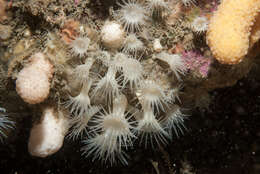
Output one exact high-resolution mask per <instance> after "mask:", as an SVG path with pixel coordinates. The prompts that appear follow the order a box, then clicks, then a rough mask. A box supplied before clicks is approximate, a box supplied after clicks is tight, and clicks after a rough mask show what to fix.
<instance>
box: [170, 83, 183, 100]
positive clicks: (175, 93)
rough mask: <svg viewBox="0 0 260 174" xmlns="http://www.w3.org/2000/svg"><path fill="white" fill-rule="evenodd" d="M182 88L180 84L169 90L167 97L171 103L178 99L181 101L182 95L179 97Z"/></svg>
mask: <svg viewBox="0 0 260 174" xmlns="http://www.w3.org/2000/svg"><path fill="white" fill-rule="evenodd" d="M181 88H182V85H178V86H176V87H174V88H172V89H169V90H168V94H167V97H168V102H169V103H172V102H175V101H176V99H177V100H178V101H179V102H181V100H180V97H179V93H180V90H181Z"/></svg>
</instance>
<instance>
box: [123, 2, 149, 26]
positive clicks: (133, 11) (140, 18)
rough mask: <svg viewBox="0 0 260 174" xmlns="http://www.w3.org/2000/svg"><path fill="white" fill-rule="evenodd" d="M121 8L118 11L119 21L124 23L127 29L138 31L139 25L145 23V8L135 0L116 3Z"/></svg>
mask: <svg viewBox="0 0 260 174" xmlns="http://www.w3.org/2000/svg"><path fill="white" fill-rule="evenodd" d="M118 5H119V6H120V7H121V9H120V10H119V11H118V14H119V21H120V22H122V23H123V24H124V28H125V30H127V31H134V30H138V31H140V27H141V26H142V25H144V24H145V23H146V19H147V15H146V9H145V8H144V7H143V6H142V5H141V4H139V3H138V2H137V1H136V0H128V2H126V1H123V4H118Z"/></svg>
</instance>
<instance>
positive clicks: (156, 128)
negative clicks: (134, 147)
mask: <svg viewBox="0 0 260 174" xmlns="http://www.w3.org/2000/svg"><path fill="white" fill-rule="evenodd" d="M136 130H138V134H139V135H140V136H141V141H140V144H141V143H144V145H145V148H147V147H148V145H149V146H150V145H151V146H152V147H154V142H153V141H155V143H156V145H160V144H167V142H168V141H167V139H169V135H168V133H167V132H166V131H165V130H164V128H163V127H162V126H161V124H160V123H159V121H158V120H157V119H156V117H155V115H154V113H153V109H152V108H151V107H146V108H145V109H143V118H142V119H141V120H139V121H138V125H137V128H136Z"/></svg>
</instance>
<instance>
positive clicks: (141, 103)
mask: <svg viewBox="0 0 260 174" xmlns="http://www.w3.org/2000/svg"><path fill="white" fill-rule="evenodd" d="M187 3H188V2H186V1H185V2H184V4H185V5H187ZM167 4H168V2H166V1H163V0H149V1H145V3H142V2H139V1H135V0H130V1H123V2H122V3H118V5H119V9H118V10H117V11H115V12H114V13H113V20H108V21H106V22H105V23H104V25H103V26H102V28H101V32H100V43H99V45H96V47H98V49H95V50H94V51H92V50H89V48H90V47H91V46H93V45H95V43H94V44H93V43H92V42H95V41H92V40H91V39H90V37H88V35H87V34H84V33H80V34H79V38H77V37H76V38H75V39H74V40H73V41H72V42H71V43H70V47H71V51H72V52H74V55H77V56H78V57H79V58H80V59H82V60H84V61H85V62H84V63H83V64H79V65H77V66H76V67H75V68H74V69H73V70H72V74H71V76H73V77H75V78H74V80H72V81H71V83H77V84H78V85H79V86H80V92H79V93H78V94H77V95H75V96H72V95H70V96H69V100H67V101H65V106H66V107H67V108H69V109H70V112H71V114H72V115H73V116H72V117H71V129H70V132H69V134H68V137H69V138H72V139H78V138H80V139H83V143H84V144H85V145H84V146H83V147H82V151H83V154H85V155H86V156H87V157H88V156H91V157H93V159H98V160H101V161H103V162H105V163H106V162H107V163H110V164H113V163H115V162H117V161H120V162H122V163H124V164H127V159H128V156H127V154H126V152H125V150H126V149H129V148H131V147H132V146H133V144H134V142H135V141H136V140H138V141H139V142H140V143H139V144H140V145H144V147H146V148H148V147H155V146H158V145H164V144H167V143H168V142H169V141H171V140H172V139H173V137H174V134H175V135H177V136H179V135H180V134H182V133H183V131H184V129H186V127H185V125H184V120H185V119H186V118H187V115H185V114H183V113H182V112H181V108H180V106H179V105H178V102H179V101H178V99H179V98H178V96H179V91H180V83H181V81H182V76H183V75H185V73H186V72H187V71H186V66H185V62H184V61H183V59H182V57H181V55H178V54H171V53H168V52H166V51H165V50H163V46H162V45H161V43H160V40H159V39H156V40H154V47H153V51H154V52H155V54H153V58H154V59H157V60H158V61H162V62H165V63H166V64H167V66H168V67H169V71H170V72H171V74H172V75H171V77H169V78H172V79H174V80H173V83H174V85H171V84H167V85H165V84H163V83H162V82H161V81H160V80H159V81H157V80H156V78H154V77H153V75H152V74H149V72H147V71H146V70H145V65H144V64H145V63H144V62H145V60H143V58H142V55H143V54H144V52H145V50H146V49H147V47H148V45H147V43H145V42H144V41H143V40H142V37H141V32H142V29H143V28H142V27H143V26H144V25H147V24H148V23H149V20H152V21H150V22H153V20H155V19H154V18H153V16H154V14H156V16H157V18H158V15H161V14H162V12H164V11H167V10H169V9H168V6H167ZM147 9H148V10H147ZM83 35H84V36H83ZM82 36H83V37H82ZM100 47H101V48H102V47H103V49H100ZM96 69H99V70H98V71H96ZM165 76H167V75H166V74H165ZM72 86H73V85H72Z"/></svg>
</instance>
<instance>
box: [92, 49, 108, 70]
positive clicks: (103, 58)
mask: <svg viewBox="0 0 260 174" xmlns="http://www.w3.org/2000/svg"><path fill="white" fill-rule="evenodd" d="M95 57H96V59H97V60H99V61H100V62H101V63H102V64H103V65H105V66H107V67H108V66H109V65H110V61H111V55H110V53H109V52H108V51H97V55H96V56H95Z"/></svg>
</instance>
